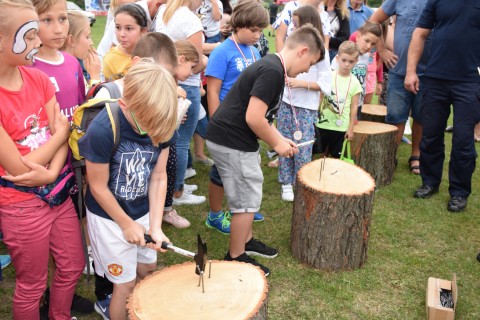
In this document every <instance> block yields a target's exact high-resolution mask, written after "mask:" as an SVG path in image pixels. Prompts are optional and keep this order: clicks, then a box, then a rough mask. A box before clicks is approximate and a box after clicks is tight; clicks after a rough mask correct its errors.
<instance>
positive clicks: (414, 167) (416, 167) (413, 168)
mask: <svg viewBox="0 0 480 320" xmlns="http://www.w3.org/2000/svg"><path fill="white" fill-rule="evenodd" d="M413 161H420V157H419V156H411V157H410V158H408V166H409V167H410V172H411V173H413V174H417V175H418V174H420V165H412V162H413Z"/></svg>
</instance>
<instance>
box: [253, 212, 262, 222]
mask: <svg viewBox="0 0 480 320" xmlns="http://www.w3.org/2000/svg"><path fill="white" fill-rule="evenodd" d="M264 219H265V218H264V217H263V214H261V213H260V212H255V214H254V216H253V222H260V221H263V220H264Z"/></svg>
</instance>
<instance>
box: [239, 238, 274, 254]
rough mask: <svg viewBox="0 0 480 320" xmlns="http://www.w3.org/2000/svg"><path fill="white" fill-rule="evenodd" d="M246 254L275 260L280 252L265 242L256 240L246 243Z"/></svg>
mask: <svg viewBox="0 0 480 320" xmlns="http://www.w3.org/2000/svg"><path fill="white" fill-rule="evenodd" d="M245 253H246V254H248V255H252V256H260V257H264V258H275V257H276V256H277V255H278V251H277V249H275V248H271V247H269V246H267V245H266V244H264V243H263V242H261V241H259V240H256V239H254V238H252V239H250V241H248V242H247V243H245Z"/></svg>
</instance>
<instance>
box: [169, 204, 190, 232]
mask: <svg viewBox="0 0 480 320" xmlns="http://www.w3.org/2000/svg"><path fill="white" fill-rule="evenodd" d="M163 221H164V222H166V223H168V224H171V225H172V226H174V227H175V228H178V229H183V228H188V227H190V222H189V221H188V220H187V219H185V218H183V217H181V216H179V215H178V213H177V210H175V209H173V210H172V211H170V212H169V213H168V214H163Z"/></svg>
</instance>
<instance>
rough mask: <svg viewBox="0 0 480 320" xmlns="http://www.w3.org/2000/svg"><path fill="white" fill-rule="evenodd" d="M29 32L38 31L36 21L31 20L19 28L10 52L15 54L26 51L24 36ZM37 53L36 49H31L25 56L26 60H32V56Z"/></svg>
mask: <svg viewBox="0 0 480 320" xmlns="http://www.w3.org/2000/svg"><path fill="white" fill-rule="evenodd" d="M30 30H38V21H37V20H31V21H28V22H26V23H25V24H23V25H22V26H20V28H18V30H17V32H16V33H15V39H14V42H13V47H12V51H13V53H15V54H20V53H23V52H24V51H25V50H27V42H26V41H25V35H26V34H27V32H29V31H30ZM37 52H38V49H35V48H33V49H32V50H31V51H30V52H29V53H27V55H26V56H25V59H26V60H30V59H33V56H34V55H35V54H36V53H37Z"/></svg>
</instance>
